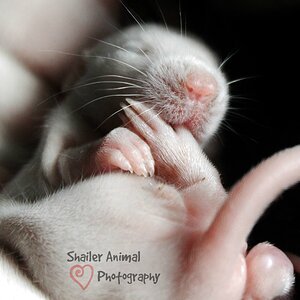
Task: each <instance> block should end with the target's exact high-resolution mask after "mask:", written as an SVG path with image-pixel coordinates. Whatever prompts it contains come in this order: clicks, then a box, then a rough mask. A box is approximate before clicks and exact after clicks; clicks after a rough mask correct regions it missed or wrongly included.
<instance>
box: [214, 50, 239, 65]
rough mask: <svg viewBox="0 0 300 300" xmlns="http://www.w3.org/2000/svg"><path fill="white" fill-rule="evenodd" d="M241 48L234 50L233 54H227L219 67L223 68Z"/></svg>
mask: <svg viewBox="0 0 300 300" xmlns="http://www.w3.org/2000/svg"><path fill="white" fill-rule="evenodd" d="M238 51H239V50H236V51H234V52H233V53H232V54H230V55H229V56H227V57H226V58H225V59H224V60H223V62H222V63H221V64H220V66H219V67H218V69H219V70H221V69H222V67H223V66H224V65H225V64H226V63H227V62H228V61H229V60H230V59H231V58H232V57H233V56H234V55H236V54H237V53H238Z"/></svg>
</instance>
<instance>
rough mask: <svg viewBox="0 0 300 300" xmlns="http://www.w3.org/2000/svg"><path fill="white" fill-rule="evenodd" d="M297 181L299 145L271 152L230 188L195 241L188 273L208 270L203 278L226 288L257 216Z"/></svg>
mask: <svg viewBox="0 0 300 300" xmlns="http://www.w3.org/2000/svg"><path fill="white" fill-rule="evenodd" d="M299 180H300V146H296V147H294V148H290V149H286V150H284V151H281V152H279V153H277V154H275V155H273V156H272V157H270V158H268V159H267V160H265V161H263V162H262V163H260V164H259V165H258V166H257V167H255V168H254V169H253V170H251V171H250V172H249V173H248V174H246V175H245V176H244V177H243V178H242V180H240V181H239V182H238V183H237V184H236V185H235V186H234V187H233V189H232V190H231V191H230V193H229V196H228V199H227V200H226V202H225V204H224V206H223V207H222V208H221V209H220V211H219V213H218V214H217V216H216V218H215V220H214V222H213V223H212V225H211V226H210V228H209V230H208V231H207V232H206V233H205V236H204V237H202V238H201V239H199V241H196V242H195V244H194V245H195V246H194V249H193V255H194V256H193V261H194V263H193V265H192V267H191V273H192V274H194V276H196V277H198V278H199V277H203V274H202V273H203V270H207V272H206V276H205V278H206V280H208V281H209V280H210V281H211V282H215V283H216V284H219V283H224V288H225V289H226V285H225V282H226V281H227V279H228V278H231V277H232V274H233V273H234V272H235V271H236V268H237V266H238V264H239V262H238V260H239V259H240V256H241V253H242V249H243V246H244V243H245V240H246V239H247V237H248V234H249V233H250V231H251V229H252V227H253V226H254V224H255V223H256V222H257V220H258V218H259V217H260V216H261V214H262V213H263V212H264V210H265V209H266V208H267V206H268V205H269V204H270V203H271V202H272V201H274V199H276V197H277V196H278V195H279V194H280V193H281V192H282V191H283V190H285V189H287V188H289V187H290V186H291V185H293V184H295V183H297V182H298V181H299ZM200 270H202V271H200ZM208 270H211V271H210V272H208ZM212 270H215V271H216V270H218V271H217V272H213V271H212ZM210 275H211V278H209V276H210Z"/></svg>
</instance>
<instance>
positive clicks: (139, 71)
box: [96, 56, 147, 77]
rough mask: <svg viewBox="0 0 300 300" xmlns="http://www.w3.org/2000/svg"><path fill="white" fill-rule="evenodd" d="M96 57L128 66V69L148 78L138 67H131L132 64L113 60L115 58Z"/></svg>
mask: <svg viewBox="0 0 300 300" xmlns="http://www.w3.org/2000/svg"><path fill="white" fill-rule="evenodd" d="M96 57H97V58H103V59H108V60H111V61H115V62H118V63H120V64H123V65H125V66H127V67H129V68H131V69H133V70H135V71H137V72H138V73H140V74H142V75H143V76H145V77H147V74H146V73H145V72H143V71H141V70H139V69H137V68H136V67H134V66H132V65H130V64H128V63H126V62H124V61H122V60H119V59H116V58H113V57H107V56H96Z"/></svg>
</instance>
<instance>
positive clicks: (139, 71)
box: [43, 50, 147, 77]
mask: <svg viewBox="0 0 300 300" xmlns="http://www.w3.org/2000/svg"><path fill="white" fill-rule="evenodd" d="M43 51H45V52H55V53H60V54H65V55H70V56H76V57H86V58H102V59H108V60H111V61H115V62H118V63H120V64H123V65H125V66H127V67H129V68H132V69H133V70H135V71H137V72H138V73H140V74H142V75H143V76H145V77H147V74H146V73H144V72H142V71H141V70H139V69H137V68H135V67H134V66H132V65H130V64H128V63H126V62H124V61H122V60H119V59H116V58H113V57H107V56H99V55H87V54H85V55H82V54H76V53H70V52H65V51H59V50H43Z"/></svg>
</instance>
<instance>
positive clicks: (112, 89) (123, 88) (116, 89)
mask: <svg viewBox="0 0 300 300" xmlns="http://www.w3.org/2000/svg"><path fill="white" fill-rule="evenodd" d="M138 88H140V89H144V87H142V86H121V87H116V88H106V89H96V91H120V90H126V89H138Z"/></svg>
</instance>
